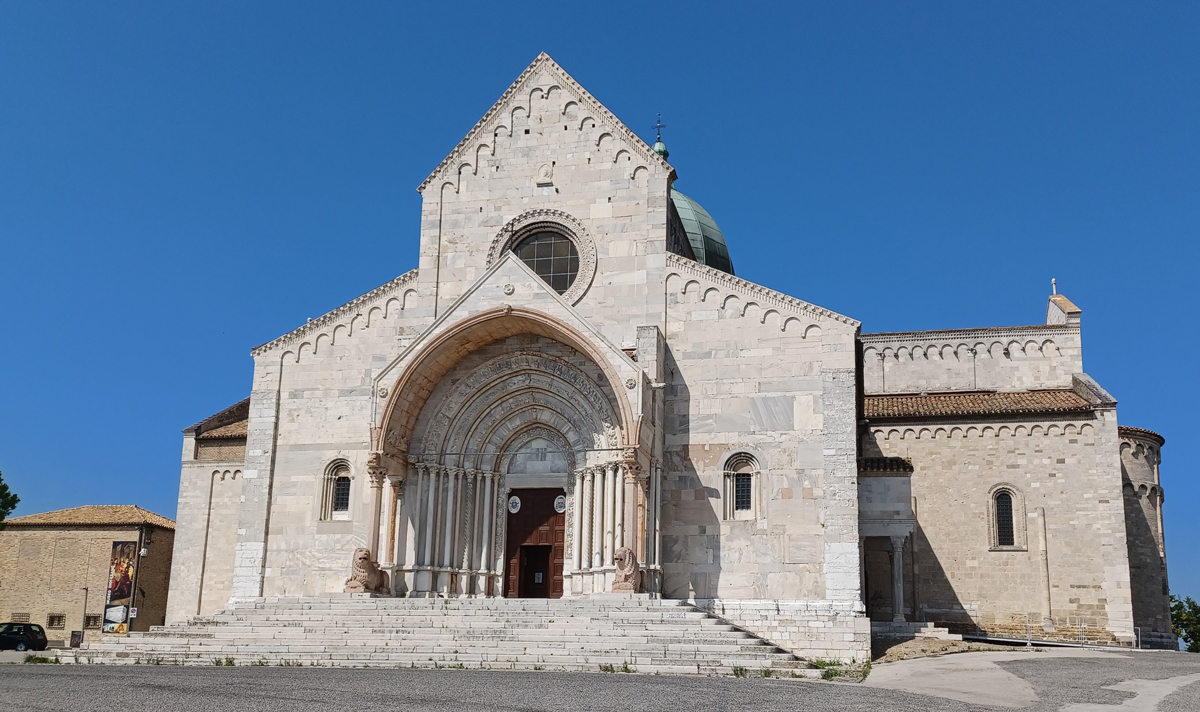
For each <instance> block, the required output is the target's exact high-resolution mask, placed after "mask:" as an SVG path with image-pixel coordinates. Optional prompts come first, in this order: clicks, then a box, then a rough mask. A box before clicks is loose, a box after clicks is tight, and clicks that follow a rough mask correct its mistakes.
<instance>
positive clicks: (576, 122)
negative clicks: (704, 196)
mask: <svg viewBox="0 0 1200 712" xmlns="http://www.w3.org/2000/svg"><path fill="white" fill-rule="evenodd" d="M556 93H561V94H563V95H564V97H563V98H564V99H565V101H563V102H562V107H563V108H562V110H561V112H560V117H561V119H562V120H563V121H566V122H567V123H565V124H564V125H565V126H567V127H568V128H569V129H575V130H580V129H581V128H582V129H585V130H589V131H590V132H591V134H592V137H593V138H594V140H595V142H596V144H597V146H598V147H601V148H603V147H604V143H605V142H606V141H611V142H612V143H613V144H615V145H614V146H612V147H610V148H609V150H610V151H612V152H613V153H617V152H619V151H621V150H626V151H629V152H630V153H631V157H635V158H636V162H637V163H639V164H641V165H644V166H656V167H661V168H663V169H665V170H666V171H667V172H668V174H670V175H671V176H672V177H673V176H674V172H675V171H674V169H673V168H671V165H670V164H669V163H667V161H666V159H664V158H663V157H662V156H660V155H658V154H657V153H655V152H654V151H653V150H652V149H651V148H650V146H648V145H647V144H646V142H645V141H643V140H642V139H641V138H640V137H639V136H638V135H637V134H636V133H634V132H633V131H632V130H631V129H630V128H629V127H628V126H626V125H625V124H624V123H622V122H621V120H620V119H618V118H617V117H616V115H614V114H613V113H612V112H611V111H609V110H608V109H607V108H606V107H605V106H604V105H603V104H601V103H600V102H599V101H598V100H597V99H596V98H595V97H594V96H592V95H591V94H589V93H588V91H587V90H586V89H584V88H583V86H581V85H580V84H579V82H577V81H575V79H574V78H573V77H572V76H571V75H570V74H568V73H567V71H566V70H565V69H563V68H562V67H561V66H560V65H559V64H558V63H557V62H555V61H554V60H553V59H551V58H550V55H548V54H546V53H545V52H542V53H541V54H539V55H538V56H537V58H536V59H534V60H533V62H532V63H531V64H530V65H529V66H528V67H526V68H525V71H523V72H521V75H520V76H518V77H517V79H516V81H514V82H513V83H512V84H511V85H510V86H509V87H508V89H507V90H506V91H505V92H504V93H503V94H501V95H500V98H499V99H498V100H497V101H496V103H494V104H493V105H492V107H491V108H490V109H488V111H487V113H485V114H484V115H483V118H481V119H480V120H479V121H478V122H476V124H475V126H474V127H472V128H471V130H470V131H468V132H467V135H466V136H465V137H463V139H462V140H461V141H459V142H458V145H457V146H455V147H454V150H453V151H451V152H450V154H449V155H448V156H446V157H445V158H444V159H442V162H441V163H439V164H438V166H437V168H435V169H434V170H433V172H432V173H430V174H429V177H427V178H426V179H425V180H424V181H423V182H422V183H421V185H420V186H418V187H417V190H418V191H419V192H421V193H424V192H425V189H426V188H428V187H429V186H430V184H432V183H434V182H435V181H438V180H439V179H445V180H447V181H450V182H451V183H453V184H455V185H456V186H457V184H458V176H459V175H460V174H461V173H462V172H463V170H464V167H466V168H469V169H470V170H471V171H472V172H474V171H475V170H476V169H477V168H478V164H479V162H480V160H479V156H480V152H481V151H486V152H489V153H494V151H495V139H496V138H497V137H498V136H511V135H513V133H514V131H515V130H517V129H518V127H519V126H520V124H521V123H522V121H526V120H528V118H529V116H530V115H531V113H532V112H533V110H534V104H535V102H538V101H544V100H547V99H554V98H556V97H555V95H556ZM572 105H574V106H572ZM568 119H569V121H568ZM589 121H590V122H591V125H590V127H589Z"/></svg>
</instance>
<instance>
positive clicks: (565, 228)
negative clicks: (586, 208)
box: [487, 209, 596, 304]
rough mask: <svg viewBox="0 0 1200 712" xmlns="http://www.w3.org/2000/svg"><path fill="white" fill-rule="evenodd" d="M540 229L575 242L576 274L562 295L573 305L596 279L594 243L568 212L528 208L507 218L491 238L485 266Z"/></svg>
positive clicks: (582, 226)
mask: <svg viewBox="0 0 1200 712" xmlns="http://www.w3.org/2000/svg"><path fill="white" fill-rule="evenodd" d="M540 229H549V230H553V231H555V232H559V233H562V234H563V235H565V236H566V237H567V238H569V239H570V240H571V242H573V243H575V249H576V250H577V251H578V252H579V273H578V274H577V275H576V277H575V281H574V282H572V283H571V287H570V288H569V289H568V290H567V291H565V292H563V295H562V298H563V299H565V300H567V303H569V304H577V303H578V302H579V300H580V299H583V295H584V294H586V293H587V290H588V288H589V287H591V286H592V281H593V280H594V279H595V278H596V242H595V240H593V239H592V235H591V233H590V232H588V229H587V226H585V225H584V224H583V222H582V221H581V220H579V219H578V218H576V217H575V216H574V215H571V214H570V213H567V212H563V211H562V210H549V209H539V210H529V211H526V212H524V213H521V214H520V215H518V216H517V217H515V218H513V219H512V220H509V221H508V224H506V225H505V226H504V227H502V228H500V232H498V233H497V234H496V237H495V238H494V239H493V240H492V246H491V248H490V249H489V250H488V258H487V266H488V267H491V266H492V265H494V264H496V262H498V261H499V260H500V257H501V256H502V255H503V254H504V253H505V252H506V251H508V250H511V249H512V248H513V245H515V244H517V242H518V241H520V240H521V239H522V238H524V237H526V236H527V235H530V234H531V233H533V232H536V231H538V230H540Z"/></svg>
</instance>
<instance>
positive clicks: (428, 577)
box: [417, 464, 439, 592]
mask: <svg viewBox="0 0 1200 712" xmlns="http://www.w3.org/2000/svg"><path fill="white" fill-rule="evenodd" d="M417 469H418V471H420V472H421V473H423V474H424V476H425V522H424V527H423V528H424V530H425V541H424V545H425V550H424V553H422V555H421V566H422V567H424V569H425V571H424V574H425V576H424V580H422V581H421V582H420V583H419V584H418V586H419V588H418V590H419V591H423V592H429V591H432V590H433V583H434V582H433V571H432V568H433V538H434V529H433V521H434V514H435V513H436V512H437V509H436V507H437V490H438V487H439V485H438V469H439V468H437V467H434V466H431V465H424V464H422V465H418V466H417Z"/></svg>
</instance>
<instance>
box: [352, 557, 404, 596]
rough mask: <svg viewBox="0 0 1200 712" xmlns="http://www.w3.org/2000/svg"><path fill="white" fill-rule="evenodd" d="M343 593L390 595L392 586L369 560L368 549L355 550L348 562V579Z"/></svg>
mask: <svg viewBox="0 0 1200 712" xmlns="http://www.w3.org/2000/svg"><path fill="white" fill-rule="evenodd" d="M342 590H343V591H344V592H345V593H391V592H392V586H391V582H390V581H389V580H388V575H387V572H386V571H381V570H380V569H379V564H377V563H375V562H374V561H372V560H371V550H370V549H363V548H359V549H355V550H354V557H353V558H352V559H351V560H350V578H348V579H346V588H344V589H342Z"/></svg>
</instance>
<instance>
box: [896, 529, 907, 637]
mask: <svg viewBox="0 0 1200 712" xmlns="http://www.w3.org/2000/svg"><path fill="white" fill-rule="evenodd" d="M906 538H907V537H903V536H894V537H892V620H893V621H895V622H896V623H903V622H904V540H905V539H906Z"/></svg>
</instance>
